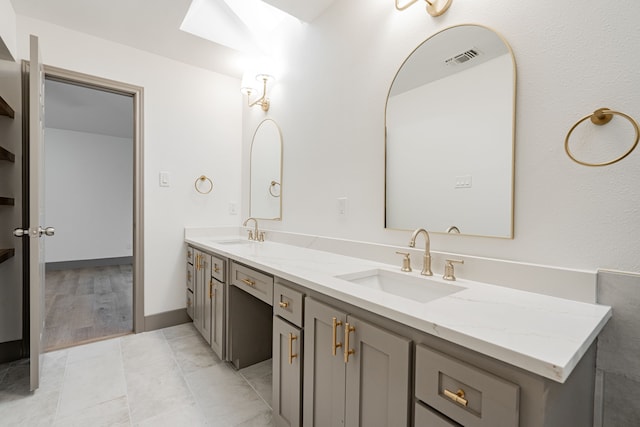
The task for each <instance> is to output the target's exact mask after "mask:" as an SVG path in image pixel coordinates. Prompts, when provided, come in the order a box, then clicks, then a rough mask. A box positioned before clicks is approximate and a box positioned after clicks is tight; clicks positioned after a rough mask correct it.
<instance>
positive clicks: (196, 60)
mask: <svg viewBox="0 0 640 427" xmlns="http://www.w3.org/2000/svg"><path fill="white" fill-rule="evenodd" d="M207 1H209V2H210V3H211V4H212V7H213V8H214V10H223V9H222V8H226V9H229V7H228V6H227V5H225V4H224V0H207ZM228 1H242V0H228ZM265 1H266V2H267V3H272V4H273V5H274V6H276V7H278V8H280V9H282V10H284V11H286V12H288V13H290V14H291V15H294V16H296V17H297V18H298V19H302V20H306V21H307V22H309V20H311V19H315V17H317V16H318V15H319V14H320V13H322V12H323V11H324V10H325V9H326V8H327V7H328V6H329V5H330V4H331V3H333V1H335V0H304V1H303V2H300V0H265ZM11 3H12V5H13V8H14V10H15V12H16V14H18V15H23V16H28V17H31V18H34V19H39V20H42V21H46V22H50V23H53V24H55V25H59V26H62V27H66V28H69V29H71V30H75V31H79V32H82V33H86V34H90V35H93V36H96V37H100V38H103V39H106V40H111V41H113V42H116V43H120V44H124V45H127V46H131V47H134V48H137V49H141V50H144V51H148V52H151V53H154V54H157V55H161V56H164V57H167V58H171V59H174V60H176V61H180V62H183V63H186V64H190V65H193V66H196V67H200V68H204V69H208V70H211V71H215V72H218V73H221V74H225V75H229V76H232V77H236V78H241V77H242V74H243V72H244V71H245V70H243V68H242V66H243V64H244V63H246V62H247V61H246V60H247V58H246V57H245V55H244V54H243V53H241V52H240V51H239V50H235V49H232V48H230V47H227V46H225V45H224V44H223V43H224V41H221V39H220V38H217V39H215V38H214V39H215V40H218V41H219V42H218V43H216V42H215V41H212V40H208V39H205V38H203V37H198V36H195V35H193V34H190V33H187V32H185V31H181V30H180V26H181V24H182V22H183V20H184V18H185V16H186V14H187V11H188V10H189V6H190V5H191V0H109V1H87V0H11ZM301 5H303V6H301ZM216 7H217V9H216ZM218 18H220V17H218ZM223 19H227V20H228V21H229V22H228V25H225V28H230V29H231V28H233V26H234V25H235V26H237V25H238V23H239V20H238V19H237V17H235V16H233V14H231V15H225V16H224V17H223ZM205 24H206V22H205ZM218 24H219V21H218ZM246 30H247V28H246V27H242V28H240V32H238V31H237V32H236V33H235V34H231V36H230V37H243V35H242V34H241V31H246ZM201 35H202V34H201ZM205 36H206V35H205ZM226 36H227V37H229V34H226ZM227 45H229V43H227ZM231 45H234V44H231ZM45 102H46V112H45V121H46V123H45V125H46V126H47V127H50V128H57V129H66V130H74V131H80V132H88V133H97V134H103V135H111V136H117V137H122V138H130V137H131V130H132V118H133V112H132V105H133V104H132V100H131V98H128V97H126V96H122V95H116V94H113V93H109V92H104V91H100V90H96V89H89V88H85V87H80V86H74V85H70V84H65V83H60V82H56V81H51V80H47V81H46V86H45Z"/></svg>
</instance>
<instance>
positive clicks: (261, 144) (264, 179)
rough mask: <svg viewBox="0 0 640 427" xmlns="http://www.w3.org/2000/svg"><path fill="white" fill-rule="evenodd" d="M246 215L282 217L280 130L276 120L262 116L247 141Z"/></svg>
mask: <svg viewBox="0 0 640 427" xmlns="http://www.w3.org/2000/svg"><path fill="white" fill-rule="evenodd" d="M250 171H251V180H250V187H249V194H250V196H249V216H252V217H254V218H258V219H281V218H282V134H281V133H280V128H279V127H278V124H277V123H276V122H275V121H273V120H272V119H265V120H263V121H262V122H260V124H259V125H258V127H257V128H256V131H255V133H254V134H253V141H252V142H251V168H250Z"/></svg>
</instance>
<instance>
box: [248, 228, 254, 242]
mask: <svg viewBox="0 0 640 427" xmlns="http://www.w3.org/2000/svg"><path fill="white" fill-rule="evenodd" d="M247 231H248V232H249V240H253V239H254V238H253V230H247Z"/></svg>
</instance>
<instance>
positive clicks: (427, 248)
mask: <svg viewBox="0 0 640 427" xmlns="http://www.w3.org/2000/svg"><path fill="white" fill-rule="evenodd" d="M420 233H424V256H423V257H422V271H421V272H420V274H422V275H423V276H433V272H432V271H431V241H430V239H429V233H428V232H427V230H425V229H424V228H418V229H416V231H414V232H413V234H412V235H411V240H409V247H410V248H415V247H416V237H418V234H420Z"/></svg>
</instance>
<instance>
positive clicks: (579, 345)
mask: <svg viewBox="0 0 640 427" xmlns="http://www.w3.org/2000/svg"><path fill="white" fill-rule="evenodd" d="M185 241H186V242H187V243H189V244H192V245H194V246H197V247H200V248H202V249H206V250H210V251H213V252H216V253H218V254H220V255H222V256H225V257H229V258H232V259H234V260H236V261H238V262H240V263H243V264H246V265H249V266H252V267H255V268H257V269H259V270H262V271H265V272H267V273H270V274H273V275H274V276H278V277H281V278H283V279H286V280H290V281H292V282H294V283H298V284H300V285H302V286H305V287H307V288H309V289H312V290H314V291H317V292H320V293H322V294H325V295H327V296H330V297H333V298H337V299H340V300H342V301H344V302H347V303H350V304H353V305H356V306H358V307H362V308H364V309H366V310H369V311H372V312H374V313H377V314H379V315H381V316H384V317H386V318H389V319H392V320H395V321H397V322H400V323H403V324H406V325H408V326H411V327H413V328H416V329H418V330H420V331H423V332H425V333H428V334H431V335H435V336H438V337H440V338H442V339H445V340H447V341H450V342H453V343H456V344H458V345H461V346H463V347H466V348H469V349H471V350H474V351H477V352H479V353H482V354H485V355H487V356H490V357H493V358H495V359H498V360H501V361H503V362H506V363H509V364H511V365H514V366H517V367H519V368H522V369H525V370H527V371H529V372H533V373H535V374H538V375H541V376H543V377H546V378H549V379H552V380H554V381H557V382H561V383H563V382H565V381H566V379H567V378H568V377H569V375H570V374H571V372H572V370H573V369H574V368H575V367H576V365H577V364H578V362H579V361H580V359H581V358H582V356H583V355H584V353H585V352H586V351H587V350H588V348H589V346H590V345H591V344H592V343H593V341H594V340H595V338H596V336H597V335H598V334H599V333H600V331H601V330H602V328H603V327H604V325H605V324H606V322H607V321H608V320H609V318H610V317H611V314H612V312H611V308H610V307H607V306H603V305H596V304H588V303H582V302H576V301H571V300H566V299H561V298H555V297H550V296H546V295H541V294H536V293H532V292H524V291H519V290H515V289H510V288H505V287H501V286H495V285H490V284H486V283H480V282H474V281H469V280H465V279H461V278H458V279H457V280H456V281H455V282H448V281H445V280H443V279H442V278H440V277H439V276H435V275H434V276H433V277H432V278H431V280H436V281H441V282H442V283H444V284H448V285H451V284H452V283H453V284H455V285H456V286H461V287H463V288H464V289H463V290H461V291H459V292H456V293H453V294H451V295H448V296H444V297H441V298H438V299H436V300H433V301H429V302H426V303H421V302H417V301H414V300H410V299H407V298H403V297H399V296H395V295H392V294H389V293H386V292H383V291H379V290H375V289H370V288H366V287H363V286H360V285H357V284H354V283H351V282H349V281H347V280H344V279H340V278H337V277H335V276H338V275H345V274H351V273H357V272H361V271H365V270H372V269H382V270H389V271H399V264H398V265H397V266H395V265H388V264H382V263H378V262H374V261H369V260H364V259H360V258H354V257H348V256H343V255H338V254H334V253H330V252H323V251H318V250H313V249H307V248H302V247H298V246H293V245H287V244H281V243H275V242H268V241H267V242H248V241H246V240H238V236H229V237H228V238H225V237H187V238H185ZM399 263H400V259H399ZM418 264H420V262H418ZM417 267H419V265H418V266H417ZM416 270H417V271H416ZM419 270H420V268H415V269H414V271H413V272H411V273H404V274H407V275H413V276H415V277H420V271H419Z"/></svg>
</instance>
